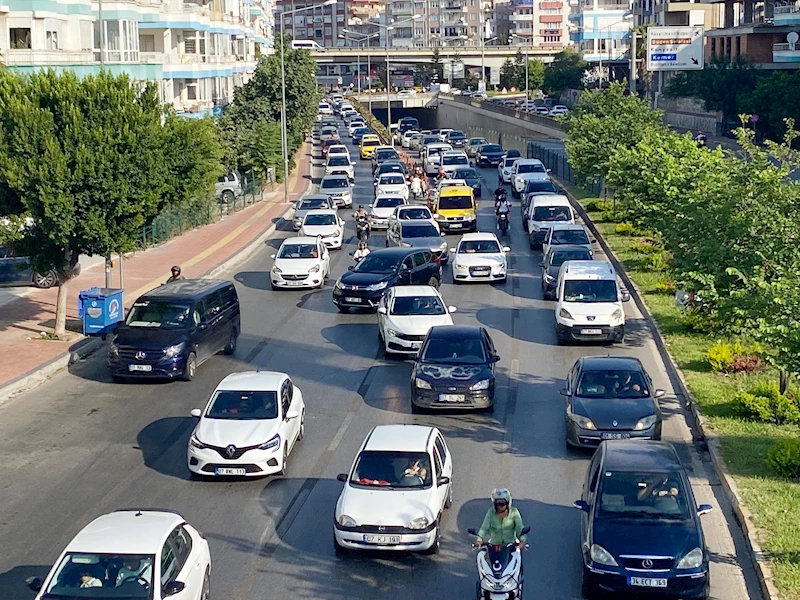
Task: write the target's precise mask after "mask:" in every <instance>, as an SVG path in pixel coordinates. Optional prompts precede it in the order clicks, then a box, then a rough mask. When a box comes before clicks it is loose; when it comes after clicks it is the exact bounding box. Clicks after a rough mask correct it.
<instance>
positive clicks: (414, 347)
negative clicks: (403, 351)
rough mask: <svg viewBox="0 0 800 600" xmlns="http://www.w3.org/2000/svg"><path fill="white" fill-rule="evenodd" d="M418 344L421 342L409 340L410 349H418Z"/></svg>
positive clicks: (420, 344)
mask: <svg viewBox="0 0 800 600" xmlns="http://www.w3.org/2000/svg"><path fill="white" fill-rule="evenodd" d="M420 346H422V342H411V349H412V350H419V347H420Z"/></svg>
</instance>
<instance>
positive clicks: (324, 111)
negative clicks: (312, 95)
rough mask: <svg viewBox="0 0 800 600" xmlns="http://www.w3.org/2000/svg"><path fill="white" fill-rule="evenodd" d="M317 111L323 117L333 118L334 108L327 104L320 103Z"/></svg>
mask: <svg viewBox="0 0 800 600" xmlns="http://www.w3.org/2000/svg"><path fill="white" fill-rule="evenodd" d="M317 111H318V112H319V114H321V115H325V116H333V107H332V106H331V105H330V104H328V103H327V102H320V103H319V108H318V109H317Z"/></svg>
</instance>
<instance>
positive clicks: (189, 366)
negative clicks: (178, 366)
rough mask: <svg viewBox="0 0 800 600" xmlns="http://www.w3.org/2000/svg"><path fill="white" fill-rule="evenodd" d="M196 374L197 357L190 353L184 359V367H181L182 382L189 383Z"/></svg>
mask: <svg viewBox="0 0 800 600" xmlns="http://www.w3.org/2000/svg"><path fill="white" fill-rule="evenodd" d="M195 373H197V355H196V354H195V353H194V352H190V353H189V356H187V357H186V365H185V366H184V367H183V380H184V381H191V380H192V379H194V376H195Z"/></svg>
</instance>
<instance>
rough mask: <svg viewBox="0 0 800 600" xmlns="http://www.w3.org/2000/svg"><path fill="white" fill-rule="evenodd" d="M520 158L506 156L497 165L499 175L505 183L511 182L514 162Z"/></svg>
mask: <svg viewBox="0 0 800 600" xmlns="http://www.w3.org/2000/svg"><path fill="white" fill-rule="evenodd" d="M518 160H519V156H515V157H513V158H504V159H503V160H501V161H500V164H499V165H497V177H498V178H499V179H500V181H501V182H503V183H511V169H513V168H514V163H515V162H517V161H518Z"/></svg>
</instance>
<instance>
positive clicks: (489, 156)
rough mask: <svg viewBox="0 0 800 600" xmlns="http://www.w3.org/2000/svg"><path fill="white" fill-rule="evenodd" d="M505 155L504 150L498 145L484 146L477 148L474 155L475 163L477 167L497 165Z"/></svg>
mask: <svg viewBox="0 0 800 600" xmlns="http://www.w3.org/2000/svg"><path fill="white" fill-rule="evenodd" d="M505 154H506V153H505V150H503V147H502V146H501V145H500V144H484V145H483V146H481V147H480V148H478V152H477V153H476V154H475V161H476V162H477V163H478V166H479V167H488V166H489V165H499V164H500V161H501V160H503V157H504V156H505Z"/></svg>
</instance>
